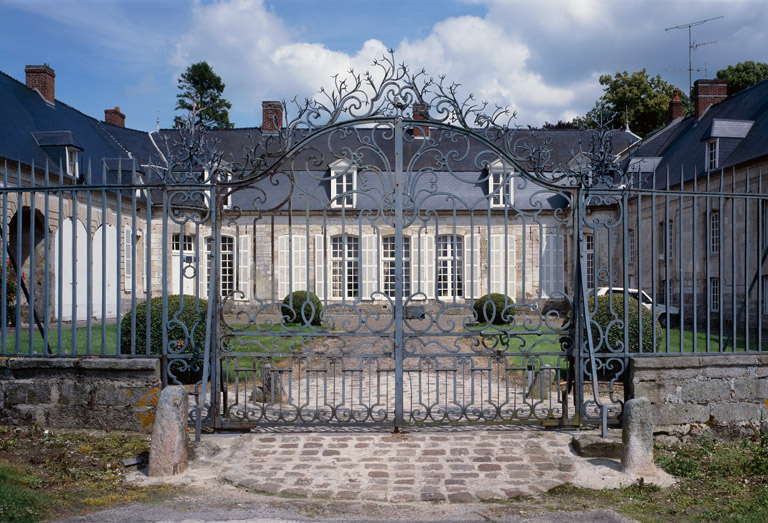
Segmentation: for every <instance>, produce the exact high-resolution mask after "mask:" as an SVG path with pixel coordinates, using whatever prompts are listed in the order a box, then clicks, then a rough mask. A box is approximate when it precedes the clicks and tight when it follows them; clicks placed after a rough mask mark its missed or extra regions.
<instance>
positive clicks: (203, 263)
mask: <svg viewBox="0 0 768 523" xmlns="http://www.w3.org/2000/svg"><path fill="white" fill-rule="evenodd" d="M182 240H183V237H182ZM209 244H210V241H209V239H208V238H203V239H202V240H201V241H199V242H198V245H197V250H198V253H199V255H198V257H197V260H198V262H197V271H198V272H197V276H198V281H199V282H200V291H199V294H200V298H203V299H207V298H208V256H210V255H211V251H210V250H209V248H208V246H209Z"/></svg>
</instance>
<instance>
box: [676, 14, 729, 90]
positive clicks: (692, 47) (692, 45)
mask: <svg viewBox="0 0 768 523" xmlns="http://www.w3.org/2000/svg"><path fill="white" fill-rule="evenodd" d="M720 18H725V17H724V16H716V17H714V18H707V19H706V20H699V21H698V22H691V23H690V24H682V25H676V26H674V27H667V28H666V29H664V30H665V31H667V32H669V31H671V30H672V29H688V69H668V71H688V94H689V95H690V94H691V88H692V87H693V82H692V78H691V73H692V72H693V71H701V70H702V69H694V68H693V66H692V65H691V52H692V51H694V50H696V49H698V48H699V47H701V46H703V45H710V44H716V43H717V41H716V40H713V41H711V42H702V43H699V44H697V43H696V42H692V41H691V27H694V26H697V25H701V24H703V23H706V22H709V21H711V20H718V19H720ZM705 70H706V69H705Z"/></svg>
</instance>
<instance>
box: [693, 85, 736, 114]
mask: <svg viewBox="0 0 768 523" xmlns="http://www.w3.org/2000/svg"><path fill="white" fill-rule="evenodd" d="M693 92H694V93H695V97H696V119H697V120H698V119H699V118H701V115H702V114H704V111H706V110H707V108H708V107H709V106H710V105H715V104H719V103H720V102H722V101H723V100H725V99H726V98H728V81H727V80H696V82H694V84H693Z"/></svg>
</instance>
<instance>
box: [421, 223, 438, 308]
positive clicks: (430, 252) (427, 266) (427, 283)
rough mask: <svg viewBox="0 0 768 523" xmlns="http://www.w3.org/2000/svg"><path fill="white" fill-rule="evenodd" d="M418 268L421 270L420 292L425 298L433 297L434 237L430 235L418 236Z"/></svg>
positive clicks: (434, 276) (434, 275)
mask: <svg viewBox="0 0 768 523" xmlns="http://www.w3.org/2000/svg"><path fill="white" fill-rule="evenodd" d="M418 256H419V259H418V267H419V268H420V270H421V292H423V293H424V294H426V295H427V298H434V297H435V278H436V274H435V237H434V236H432V235H431V234H420V235H419V253H418Z"/></svg>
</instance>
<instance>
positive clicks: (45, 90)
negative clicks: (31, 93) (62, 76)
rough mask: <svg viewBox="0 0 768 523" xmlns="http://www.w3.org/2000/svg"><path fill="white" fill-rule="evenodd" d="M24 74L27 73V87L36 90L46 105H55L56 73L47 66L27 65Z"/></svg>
mask: <svg viewBox="0 0 768 523" xmlns="http://www.w3.org/2000/svg"><path fill="white" fill-rule="evenodd" d="M24 72H25V73H27V87H29V88H30V89H37V91H38V92H39V93H40V94H41V95H43V98H45V99H46V100H47V101H48V103H56V73H54V72H53V69H51V68H50V66H49V65H48V64H43V65H28V66H26V67H25V68H24Z"/></svg>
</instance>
